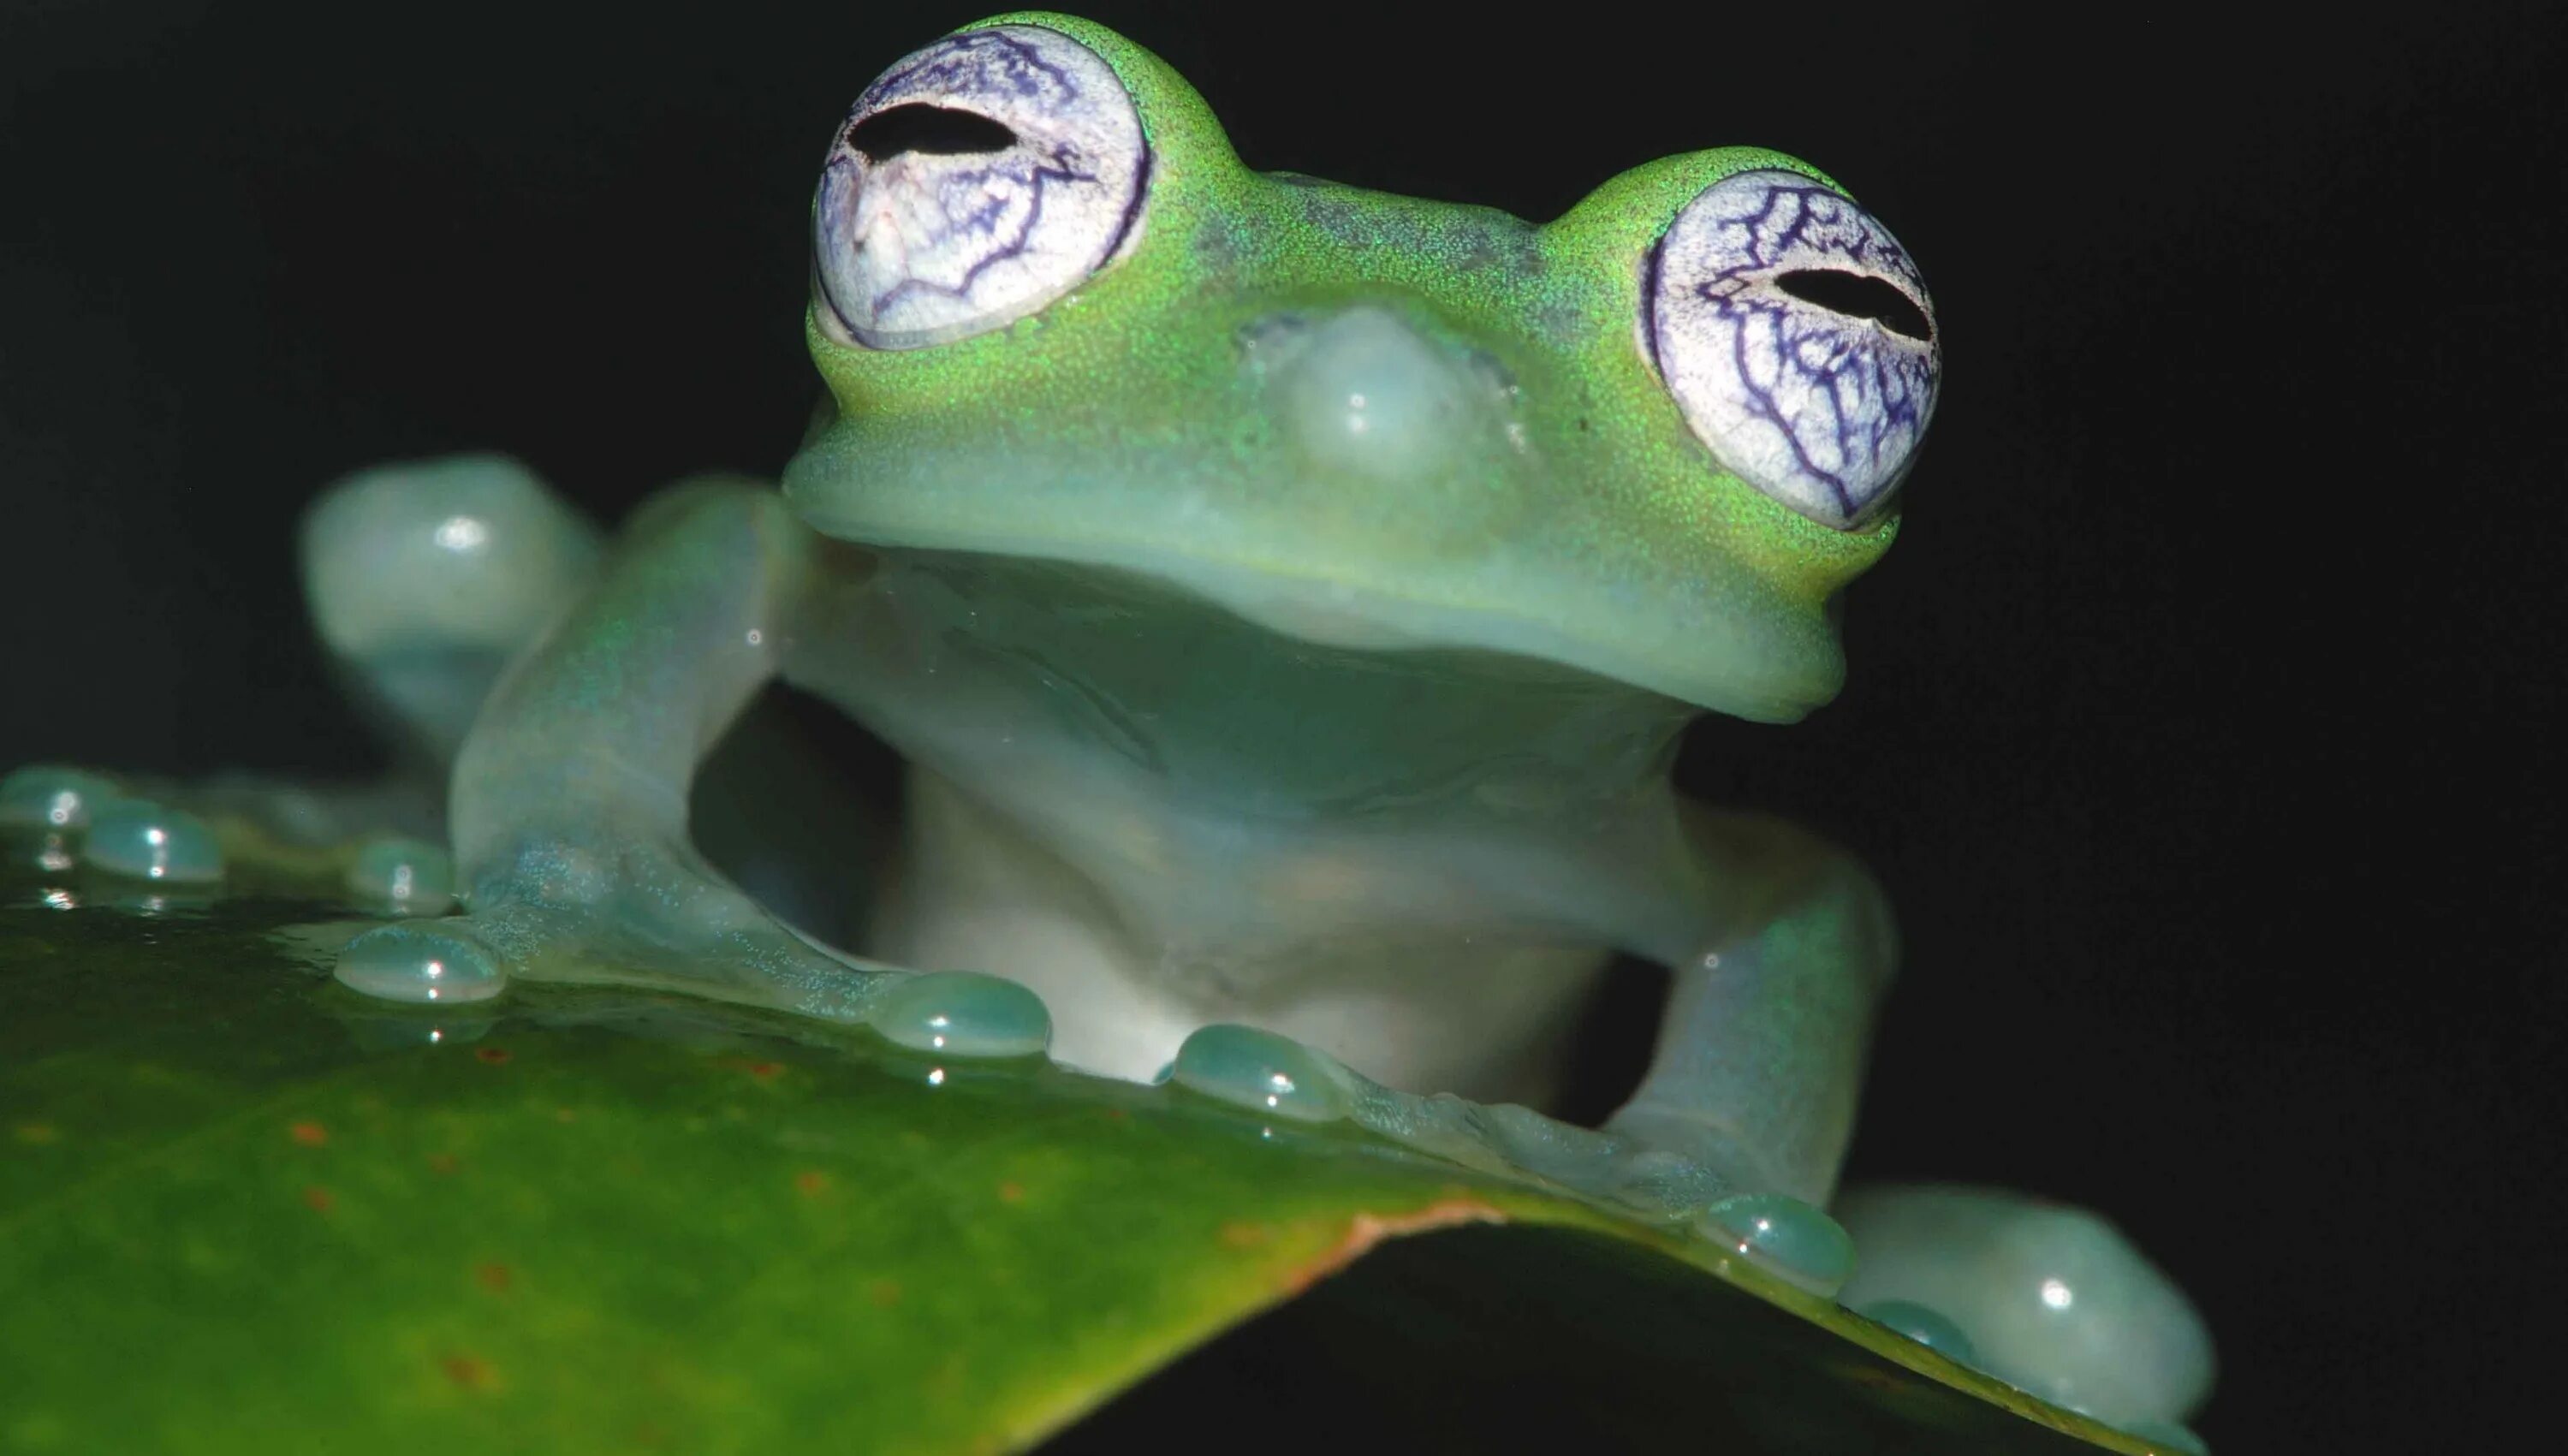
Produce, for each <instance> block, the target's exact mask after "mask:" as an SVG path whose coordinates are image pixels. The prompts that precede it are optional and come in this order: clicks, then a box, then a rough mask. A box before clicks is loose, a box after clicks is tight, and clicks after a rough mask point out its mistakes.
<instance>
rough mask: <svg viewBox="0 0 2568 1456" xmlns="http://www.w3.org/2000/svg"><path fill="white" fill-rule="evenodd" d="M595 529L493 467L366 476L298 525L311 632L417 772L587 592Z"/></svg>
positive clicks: (406, 465) (536, 482) (443, 756)
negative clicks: (515, 660) (512, 662)
mask: <svg viewBox="0 0 2568 1456" xmlns="http://www.w3.org/2000/svg"><path fill="white" fill-rule="evenodd" d="M600 553H601V547H600V536H599V531H598V529H597V527H596V526H595V525H593V524H591V523H590V522H589V521H588V520H587V519H586V518H584V517H582V516H581V515H580V514H579V512H577V511H576V510H573V509H572V508H571V507H570V506H569V505H567V504H565V503H564V502H563V501H562V500H561V499H559V498H558V497H557V496H555V495H554V494H553V493H552V491H551V490H550V489H549V488H547V487H546V486H545V484H544V483H543V481H542V480H540V479H538V478H537V477H536V476H535V474H534V472H533V471H531V470H529V469H527V468H526V467H525V466H524V465H522V464H519V463H518V462H517V461H515V460H513V459H509V458H507V457H506V456H504V455H495V454H464V455H450V456H446V457H444V458H439V459H429V460H411V461H403V462H400V463H395V464H387V465H378V466H375V467H374V468H371V469H367V470H361V471H359V472H357V473H356V474H353V475H350V476H348V477H346V478H345V479H342V480H340V481H338V482H336V483H335V484H333V485H331V486H330V487H329V488H328V489H327V490H325V491H324V492H323V493H322V495H321V497H320V498H319V499H318V500H316V501H315V502H314V503H313V505H312V507H311V508H310V509H309V510H308V511H307V512H305V514H304V517H303V528H302V540H301V550H300V555H301V565H302V573H303V587H304V597H305V602H306V604H307V606H308V608H309V610H310V612H311V614H312V621H313V626H314V627H315V629H316V630H317V631H318V633H319V635H320V638H321V641H322V642H323V644H324V645H325V646H326V647H327V648H328V649H329V651H330V654H331V657H332V659H333V660H334V662H335V663H336V665H337V666H338V668H339V669H340V671H341V673H342V675H343V676H344V677H345V678H346V680H347V681H348V683H349V685H350V687H351V689H352V691H353V692H354V695H355V696H356V698H357V699H358V701H359V702H360V703H361V704H363V705H364V706H365V707H366V708H367V709H368V710H369V711H370V712H371V713H372V715H373V716H374V717H375V718H376V719H378V721H379V722H380V723H381V725H382V726H383V728H385V730H386V731H387V733H388V734H389V735H390V736H391V737H392V738H393V739H394V741H395V743H396V744H397V745H398V747H399V749H400V750H401V752H402V754H403V756H404V758H405V759H407V760H408V762H409V766H411V767H412V768H413V769H415V770H421V771H433V770H442V769H443V768H444V766H445V765H446V764H447V763H449V762H451V761H452V760H453V759H454V757H455V754H456V751H457V749H459V748H460V747H461V746H462V744H463V742H464V735H465V732H466V730H467V729H468V728H471V727H472V725H473V717H474V715H475V714H476V713H477V712H479V711H480V709H481V706H482V699H483V698H485V697H487V696H488V694H489V691H490V686H491V684H492V683H494V682H495V681H497V679H498V676H499V672H500V670H501V669H502V668H503V667H505V666H506V665H507V663H508V661H509V659H510V658H512V657H514V656H515V655H516V654H517V653H518V652H519V651H521V650H522V649H523V648H524V647H525V646H526V645H527V644H528V643H530V642H532V641H533V640H534V638H535V636H536V634H537V633H538V632H540V631H541V630H542V629H543V628H544V626H545V625H546V624H547V623H549V622H551V621H552V620H553V619H554V618H556V617H558V616H560V615H561V613H562V612H563V611H564V610H565V609H566V608H567V607H568V606H569V605H570V603H571V602H572V601H573V600H575V599H576V598H577V597H578V596H579V595H580V594H581V593H582V592H585V591H586V590H587V589H588V587H589V585H590V584H591V583H592V582H593V581H594V580H595V579H596V576H597V570H598V561H599V557H600Z"/></svg>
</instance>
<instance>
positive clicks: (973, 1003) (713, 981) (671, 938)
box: [336, 832, 1052, 1056]
mask: <svg viewBox="0 0 2568 1456" xmlns="http://www.w3.org/2000/svg"><path fill="white" fill-rule="evenodd" d="M471 906H472V913H471V914H470V915H468V916H461V917H454V918H449V919H444V920H435V921H411V922H407V923H404V924H400V925H393V926H385V927H381V928H378V929H376V930H372V931H368V932H367V933H365V934H363V935H360V936H358V937H357V938H356V939H355V940H352V941H350V942H349V943H348V945H347V947H346V949H345V950H344V951H342V952H341V954H340V958H339V962H338V966H337V971H336V974H337V976H338V979H339V980H340V981H341V982H342V983H343V984H345V985H347V986H349V987H350V988H352V989H354V990H356V991H360V992H363V993H365V994H367V995H369V996H376V997H381V998H385V999H387V1000H393V1001H409V1002H435V1003H440V1004H453V1003H458V1002H474V1001H482V1000H486V999H488V998H490V997H493V996H496V995H498V994H499V993H500V992H501V991H503V990H504V989H506V987H507V985H508V983H509V982H510V981H512V980H522V981H534V982H556V983H575V984H590V985H612V986H634V987H656V988H661V989H666V990H673V991H680V992H685V993H687V994H689V995H694V996H703V997H710V998H713V999H715V1000H719V1001H729V1002H737V1003H741V1004H744V1005H750V1006H762V1007H770V1008H774V1009H777V1010H781V1011H789V1012H794V1013H797V1014H800V1015H802V1016H808V1017H817V1018H822V1019H828V1020H834V1021H840V1022H861V1023H864V1024H867V1025H870V1026H871V1027H872V1028H873V1029H874V1030H875V1031H877V1032H879V1033H880V1034H882V1035H883V1036H885V1037H886V1038H888V1039H890V1040H892V1041H894V1042H897V1043H899V1044H902V1045H906V1046H915V1047H920V1048H923V1049H930V1050H939V1051H945V1052H949V1053H951V1054H955V1055H966V1056H968V1055H985V1056H1012V1055H1023V1054H1027V1053H1030V1052H1036V1051H1041V1050H1043V1049H1044V1048H1045V1047H1046V1046H1047V1045H1048V1044H1049V1042H1050V1040H1051V1034H1052V1022H1051V1018H1050V1016H1049V1014H1048V1013H1047V1012H1046V1011H1045V1009H1044V1005H1043V1002H1042V999H1041V998H1039V997H1037V996H1036V995H1035V994H1034V993H1033V992H1031V991H1028V990H1026V989H1025V988H1024V987H1021V986H1018V985H1016V984H1014V983H1013V982H1007V981H1002V980H999V979H998V978H996V977H990V976H981V975H976V974H973V973H968V972H943V973H930V974H917V973H911V972H906V971H902V970H899V969H897V968H894V967H890V966H886V965H882V964H880V963H876V962H869V961H863V960H859V959H857V958H854V957H851V956H846V955H842V954H840V953H839V952H836V951H834V950H831V949H829V948H827V947H825V946H822V945H820V944H818V943H817V942H815V941H811V940H808V939H805V938H804V937H803V936H802V935H800V934H798V933H797V932H795V931H794V930H793V929H792V928H791V927H789V926H788V925H786V924H785V923H784V922H782V921H780V920H778V919H776V918H775V917H774V916H772V915H770V914H769V913H768V912H767V911H766V910H765V909H764V908H762V907H761V906H760V905H759V904H758V903H757V902H756V901H754V900H752V899H751V898H750V897H748V896H747V895H745V894H743V893H741V891H740V890H738V889H737V888H735V887H734V886H732V885H731V884H730V883H728V882H727V881H725V880H724V879H723V878H722V877H721V876H720V875H719V874H718V873H717V872H716V871H715V870H714V869H713V868H712V867H711V866H710V865H708V864H706V863H705V862H704V861H703V860H702V858H701V857H699V856H698V855H697V854H696V853H695V852H694V851H693V850H691V849H689V848H687V847H685V846H684V845H683V844H679V845H670V844H666V843H663V842H660V841H658V840H655V839H652V838H650V837H647V836H640V835H634V836H624V837H617V836H612V835H608V834H604V833H583V834H567V833H560V832H554V833H539V832H526V833H522V834H519V835H517V836H516V837H515V838H514V839H513V840H512V841H511V842H510V844H509V846H508V847H507V848H506V849H505V850H504V851H503V852H502V853H500V854H499V855H497V856H496V857H495V858H493V859H492V860H491V861H489V862H488V863H486V864H485V865H484V866H483V867H482V869H481V870H480V872H479V873H477V874H476V875H475V877H474V881H473V888H472V897H471Z"/></svg>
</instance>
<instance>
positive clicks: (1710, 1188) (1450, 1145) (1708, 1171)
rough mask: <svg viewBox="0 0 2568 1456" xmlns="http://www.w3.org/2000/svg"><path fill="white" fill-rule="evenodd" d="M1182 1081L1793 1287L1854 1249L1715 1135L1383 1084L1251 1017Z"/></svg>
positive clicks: (1175, 1071)
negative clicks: (1549, 1192) (1710, 1243)
mask: <svg viewBox="0 0 2568 1456" xmlns="http://www.w3.org/2000/svg"><path fill="white" fill-rule="evenodd" d="M1169 1075H1170V1078H1171V1079H1172V1080H1174V1081H1175V1082H1177V1083H1178V1084H1179V1085H1181V1086H1185V1087H1188V1088H1191V1089H1193V1090H1195V1091H1198V1092H1201V1093H1204V1094H1205V1095H1207V1096H1212V1097H1216V1098H1219V1099H1221V1100H1223V1101H1226V1102H1230V1103H1233V1104H1235V1105H1238V1106H1243V1107H1247V1108H1249V1109H1250V1110H1252V1111H1255V1112H1259V1113H1263V1114H1266V1115H1270V1116H1274V1117H1278V1118H1283V1119H1287V1120H1291V1121H1298V1122H1333V1121H1338V1120H1341V1119H1344V1120H1348V1121H1352V1122H1354V1123H1356V1124H1357V1125H1358V1126H1361V1127H1364V1128H1366V1129H1368V1130H1369V1131H1372V1132H1375V1133H1378V1134H1380V1135H1382V1136H1384V1137H1387V1138H1390V1139H1391V1140H1393V1141H1394V1142H1398V1143H1401V1144H1403V1145H1405V1146H1408V1147H1412V1148H1416V1149H1418V1150H1419V1151H1421V1152H1426V1153H1432V1154H1434V1155H1436V1156H1438V1157H1442V1158H1444V1159H1446V1160H1447V1161H1449V1162H1454V1163H1459V1164H1461V1165H1463V1166H1465V1167H1470V1168H1478V1169H1481V1170H1483V1171H1486V1172H1492V1173H1499V1174H1503V1175H1507V1176H1514V1177H1526V1176H1530V1177H1533V1178H1537V1179H1540V1180H1542V1181H1544V1182H1548V1183H1552V1184H1556V1185H1558V1186H1560V1187H1562V1188H1565V1189H1567V1190H1569V1191H1571V1192H1573V1193H1576V1194H1579V1195H1581V1196H1584V1197H1587V1198H1592V1199H1597V1200H1601V1201H1605V1202H1610V1203H1613V1204H1616V1205H1619V1206H1620V1207H1622V1208H1624V1209H1626V1210H1628V1211H1631V1212H1634V1213H1637V1214H1640V1215H1642V1216H1643V1217H1646V1218H1652V1219H1658V1220H1664V1221H1666V1222H1668V1223H1671V1224H1677V1225H1682V1226H1685V1227H1688V1228H1690V1229H1692V1230H1693V1231H1694V1232H1696V1233H1698V1234H1700V1235H1702V1236H1704V1237H1706V1238H1709V1239H1712V1240H1714V1241H1715V1242H1717V1243H1719V1244H1721V1245H1723V1246H1725V1247H1726V1248H1730V1249H1732V1250H1734V1251H1735V1252H1736V1253H1737V1254H1738V1255H1739V1256H1740V1257H1741V1258H1743V1259H1744V1260H1746V1261H1747V1262H1749V1263H1751V1264H1755V1265H1757V1266H1758V1267H1760V1268H1762V1269H1764V1270H1765V1271H1766V1272H1767V1273H1769V1274H1772V1275H1774V1276H1776V1277H1777V1278H1779V1279H1781V1280H1783V1281H1784V1282H1785V1283H1787V1284H1790V1285H1793V1286H1795V1287H1797V1288H1800V1289H1802V1290H1806V1291H1808V1292H1810V1293H1813V1294H1820V1295H1826V1294H1833V1293H1834V1292H1835V1291H1836V1289H1837V1287H1838V1286H1839V1285H1841V1284H1843V1283H1844V1282H1845V1279H1846V1276H1847V1275H1848V1274H1849V1273H1850V1272H1851V1271H1852V1269H1853V1250H1852V1246H1851V1245H1850V1244H1849V1243H1848V1242H1847V1239H1846V1235H1845V1233H1844V1231H1843V1230H1841V1229H1839V1228H1838V1227H1837V1226H1836V1224H1835V1223H1834V1222H1833V1221H1832V1220H1830V1219H1829V1218H1828V1216H1827V1215H1826V1214H1823V1213H1821V1212H1819V1211H1818V1210H1817V1209H1815V1208H1812V1207H1810V1206H1809V1205H1808V1204H1806V1203H1803V1202H1801V1201H1800V1200H1798V1199H1795V1198H1792V1197H1789V1196H1788V1195H1784V1194H1780V1193H1775V1192H1772V1191H1770V1187H1769V1186H1766V1185H1761V1184H1759V1183H1756V1182H1754V1181H1751V1180H1753V1179H1755V1178H1756V1177H1757V1176H1758V1175H1757V1174H1756V1173H1755V1172H1754V1171H1753V1170H1754V1169H1755V1167H1756V1163H1755V1160H1754V1159H1753V1158H1751V1157H1749V1156H1748V1155H1747V1154H1746V1152H1745V1150H1744V1149H1743V1148H1741V1147H1739V1146H1737V1145H1735V1144H1734V1143H1732V1142H1730V1141H1728V1140H1724V1139H1717V1138H1712V1137H1708V1136H1694V1137H1690V1138H1688V1139H1686V1140H1685V1141H1683V1142H1676V1141H1669V1142H1661V1141H1658V1140H1656V1139H1654V1138H1652V1137H1650V1136H1647V1135H1644V1134H1640V1133H1636V1132H1633V1131H1630V1130H1628V1129H1617V1130H1612V1131H1598V1130H1596V1129H1593V1128H1585V1127H1576V1126H1573V1125H1571V1124H1569V1123H1565V1122H1561V1121H1558V1120H1557V1119H1554V1118H1551V1117H1546V1116H1544V1115H1543V1114H1541V1113H1539V1112H1536V1111H1534V1110H1533V1109H1531V1108H1529V1107H1520V1106H1514V1105H1497V1106H1491V1105H1485V1104H1482V1103H1478V1102H1472V1101H1467V1100H1465V1099H1463V1098H1461V1097H1456V1096H1453V1095H1451V1094H1450V1093H1438V1094H1436V1095H1433V1096H1421V1095H1419V1094H1417V1093H1413V1092H1404V1091H1401V1090H1399V1089H1397V1088H1393V1087H1386V1086H1383V1085H1382V1084H1381V1083H1379V1082H1376V1081H1373V1080H1372V1079H1370V1078H1368V1077H1366V1076H1364V1075H1363V1074H1361V1073H1359V1072H1356V1071H1354V1070H1353V1069H1351V1068H1349V1067H1348V1066H1347V1065H1346V1064H1345V1063H1343V1062H1340V1061H1339V1060H1337V1059H1336V1058H1335V1057H1332V1056H1330V1055H1329V1054H1328V1053H1326V1052H1323V1051H1319V1050H1316V1049H1314V1048H1312V1047H1309V1046H1305V1045H1303V1044H1302V1043H1300V1042H1298V1041H1295V1040H1293V1039H1292V1038H1290V1037H1287V1036H1280V1035H1277V1034H1276V1033H1274V1032H1272V1031H1263V1030H1258V1029H1255V1028H1253V1027H1248V1026H1233V1025H1214V1026H1206V1027H1203V1028H1202V1029H1200V1030H1198V1031H1196V1032H1195V1033H1194V1034H1192V1035H1190V1036H1188V1037H1187V1038H1186V1041H1185V1044H1184V1045H1183V1046H1181V1047H1180V1048H1178V1051H1177V1058H1176V1060H1175V1062H1173V1063H1172V1064H1171V1065H1170V1068H1169Z"/></svg>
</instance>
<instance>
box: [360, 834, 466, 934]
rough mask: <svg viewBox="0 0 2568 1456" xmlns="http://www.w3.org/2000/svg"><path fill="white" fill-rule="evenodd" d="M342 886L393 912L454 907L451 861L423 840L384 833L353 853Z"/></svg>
mask: <svg viewBox="0 0 2568 1456" xmlns="http://www.w3.org/2000/svg"><path fill="white" fill-rule="evenodd" d="M346 884H347V886H348V890H349V892H350V893H352V894H354V895H356V896H357V897H358V898H359V899H360V900H363V901H365V902H366V903H367V904H370V905H379V906H383V907H386V908H388V909H390V910H391V911H392V913H394V914H395V915H443V914H445V913H446V912H447V911H448V910H450V909H452V908H453V907H454V905H455V861H454V859H453V857H452V856H450V855H448V854H447V852H446V851H445V850H444V849H443V848H441V847H439V846H437V845H434V844H430V843H428V842H427V841H425V840H420V839H407V838H403V837H401V836H399V835H386V836H384V837H382V838H379V839H373V840H369V841H367V843H366V845H365V847H363V848H361V849H359V850H358V851H357V858H356V860H355V862H354V863H352V864H350V865H349V866H348V874H347V879H346Z"/></svg>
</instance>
